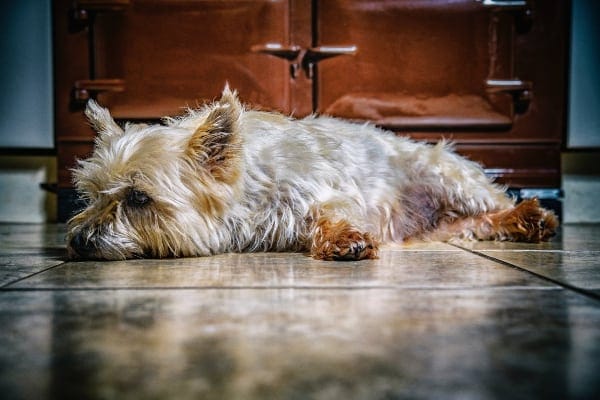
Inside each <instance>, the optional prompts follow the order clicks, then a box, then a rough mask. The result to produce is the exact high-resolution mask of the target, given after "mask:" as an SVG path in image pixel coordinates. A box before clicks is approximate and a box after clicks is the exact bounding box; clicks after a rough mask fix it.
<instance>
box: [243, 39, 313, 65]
mask: <svg viewBox="0 0 600 400" xmlns="http://www.w3.org/2000/svg"><path fill="white" fill-rule="evenodd" d="M250 50H251V51H252V52H254V53H262V54H268V55H271V56H275V57H279V58H283V59H285V60H288V61H294V60H295V59H297V58H298V56H299V55H300V52H301V51H302V49H301V48H300V46H293V45H292V46H284V45H282V44H279V43H267V44H257V45H254V46H252V47H251V48H250Z"/></svg>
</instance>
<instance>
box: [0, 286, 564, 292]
mask: <svg viewBox="0 0 600 400" xmlns="http://www.w3.org/2000/svg"><path fill="white" fill-rule="evenodd" d="M289 289H297V290H401V291H402V290H406V291H417V290H423V291H425V290H427V291H465V290H473V291H481V290H485V291H490V290H493V291H509V290H513V291H514V290H528V291H529V290H544V291H556V290H563V288H561V287H557V286H445V287H436V286H417V285H415V286H393V285H380V286H303V285H299V286H293V285H281V286H130V287H127V286H123V287H106V286H104V287H103V286H99V287H89V286H88V287H81V286H80V287H77V286H72V287H48V286H47V287H31V288H27V287H9V288H1V289H0V292H68V291H89V292H93V291H153V290H289Z"/></svg>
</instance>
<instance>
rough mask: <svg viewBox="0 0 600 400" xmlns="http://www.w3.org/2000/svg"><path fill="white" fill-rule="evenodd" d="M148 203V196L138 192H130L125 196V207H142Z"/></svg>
mask: <svg viewBox="0 0 600 400" xmlns="http://www.w3.org/2000/svg"><path fill="white" fill-rule="evenodd" d="M149 202H150V196H148V195H147V194H146V193H144V192H142V191H140V190H132V191H131V192H129V194H128V195H127V205H128V206H131V207H143V206H145V205H146V204H148V203H149Z"/></svg>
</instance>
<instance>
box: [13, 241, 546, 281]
mask: <svg viewBox="0 0 600 400" xmlns="http://www.w3.org/2000/svg"><path fill="white" fill-rule="evenodd" d="M521 286H523V287H547V286H551V284H549V283H548V282H545V281H544V280H542V279H538V278H536V277H534V276H532V275H530V274H527V273H525V272H523V271H519V270H516V269H513V268H507V267H506V266H504V265H502V264H500V263H497V262H494V261H491V260H487V259H485V258H483V257H481V256H477V255H474V254H471V253H469V252H466V251H462V250H457V249H454V250H452V251H432V252H425V251H420V250H418V251H408V250H405V251H398V250H383V251H382V252H381V254H380V258H379V259H378V260H365V261H359V262H326V261H317V260H313V259H311V258H310V257H308V256H306V255H303V254H298V253H255V254H223V255H218V256H213V257H202V258H183V259H169V260H129V261H114V262H106V261H100V262H97V261H94V262H68V263H65V264H63V265H61V266H59V267H57V268H53V269H52V270H49V271H47V272H44V273H41V274H38V275H35V276H33V277H31V278H29V279H26V280H22V281H20V282H18V283H17V284H15V285H11V287H15V288H131V287H136V288H152V287H154V288H171V287H264V288H273V287H297V288H300V287H331V288H336V287H403V288H411V287H412V288H476V287H503V288H504V287H521Z"/></svg>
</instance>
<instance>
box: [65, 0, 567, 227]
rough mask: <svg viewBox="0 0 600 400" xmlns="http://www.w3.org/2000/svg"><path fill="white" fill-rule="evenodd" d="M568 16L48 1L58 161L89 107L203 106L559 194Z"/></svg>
mask: <svg viewBox="0 0 600 400" xmlns="http://www.w3.org/2000/svg"><path fill="white" fill-rule="evenodd" d="M568 12H569V2H568V1H541V0H537V1H534V0H527V1H526V0H523V1H506V0H457V1H452V2H445V1H434V0H396V1H392V0H377V1H375V0H365V1H362V0H331V1H330V0H327V1H314V0H313V1H310V0H287V1H286V0H272V1H266V0H265V1H260V0H258V1H248V0H247V1H237V0H227V1H224V0H223V1H206V0H87V1H84V0H79V1H72V0H56V1H54V24H55V36H54V51H55V65H56V68H55V114H56V118H55V121H56V145H57V150H58V156H59V204H60V208H61V210H60V212H59V214H60V216H61V217H62V218H63V219H64V218H65V217H66V216H68V214H69V213H71V212H72V208H73V207H74V206H73V203H72V200H73V198H74V193H73V191H72V189H71V177H70V172H69V169H70V168H71V167H72V166H73V163H74V160H75V159H76V158H84V157H86V156H87V155H88V154H89V153H90V151H91V149H92V146H93V132H92V131H91V130H90V129H89V128H88V127H87V124H86V123H85V120H84V118H83V115H82V110H83V106H84V104H85V101H86V99H87V98H90V97H95V98H98V100H99V102H100V103H101V104H103V105H105V106H107V107H109V108H110V109H111V111H112V113H113V115H114V116H115V117H116V118H117V119H122V120H130V119H134V120H135V119H137V120H152V119H157V118H160V117H162V116H165V115H174V114H178V113H180V112H181V111H182V109H183V108H184V107H186V106H192V107H193V106H196V105H198V104H202V103H204V102H206V101H211V100H213V99H214V98H216V97H217V96H218V95H219V93H220V91H221V89H222V88H223V86H224V84H225V82H229V84H230V85H231V86H232V87H233V88H236V89H237V90H238V91H239V93H240V97H241V98H242V100H243V101H244V102H247V103H249V104H252V105H253V106H255V107H261V108H265V109H273V110H279V111H281V112H284V113H289V114H293V115H295V116H304V115H307V114H310V113H312V112H317V113H324V114H330V115H334V116H339V117H344V118H349V119H355V120H360V121H365V120H366V121H372V122H374V123H376V124H378V125H381V126H384V127H386V128H389V129H392V130H394V131H397V132H398V133H399V134H409V135H411V136H412V137H414V138H416V139H419V140H427V141H436V140H439V139H440V138H446V139H451V140H453V141H455V142H456V146H457V149H458V151H460V152H462V153H463V154H466V155H468V156H470V157H471V158H473V159H475V160H477V161H479V162H481V163H483V165H484V166H485V168H486V171H487V172H488V173H489V174H490V175H493V176H495V177H497V178H498V180H499V181H501V182H503V183H506V184H508V185H509V186H512V187H516V188H539V187H543V188H546V187H549V188H558V187H560V149H561V143H562V138H563V131H564V123H565V93H566V87H565V86H566V83H565V76H566V64H567V54H568V51H567V38H568V35H567V28H568V24H567V21H568V20H569V18H568Z"/></svg>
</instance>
